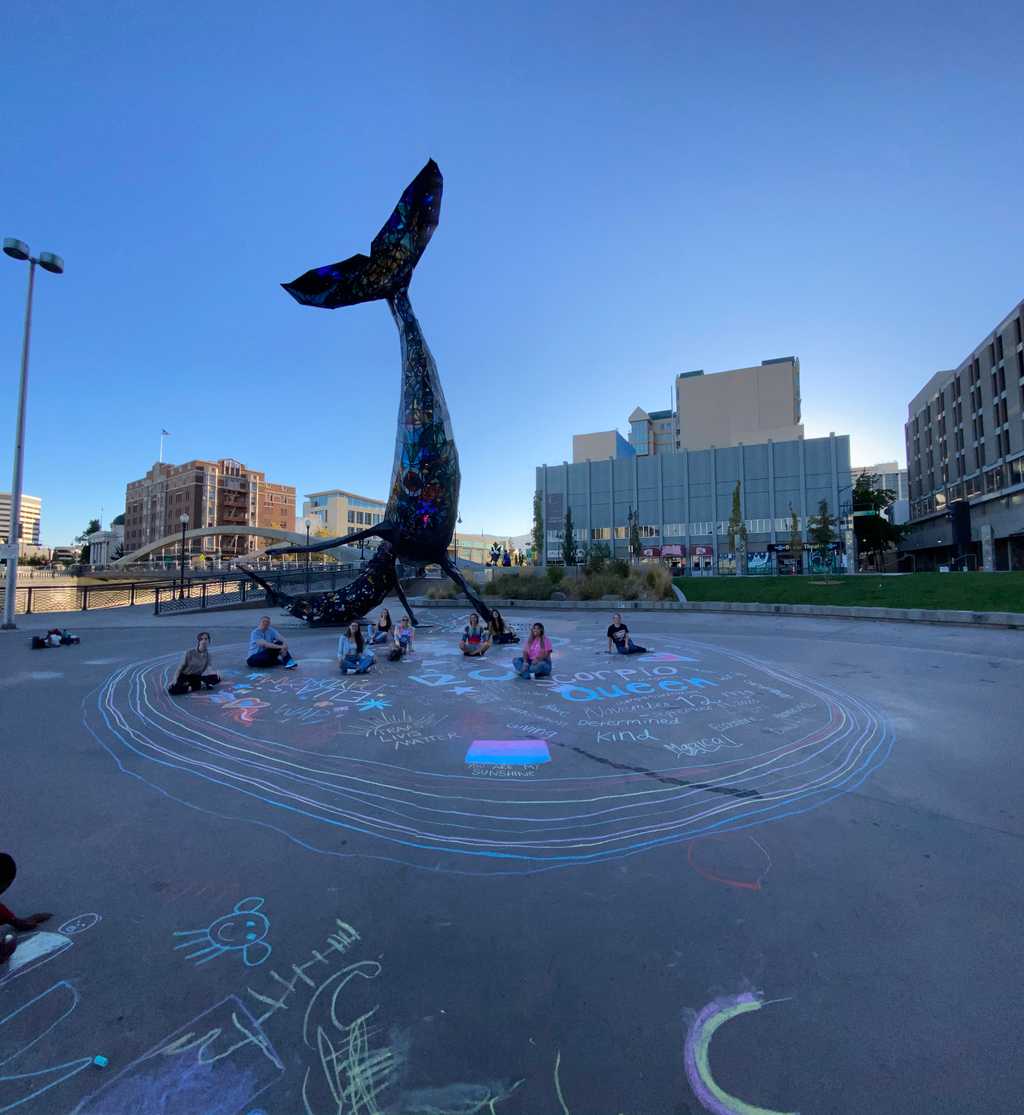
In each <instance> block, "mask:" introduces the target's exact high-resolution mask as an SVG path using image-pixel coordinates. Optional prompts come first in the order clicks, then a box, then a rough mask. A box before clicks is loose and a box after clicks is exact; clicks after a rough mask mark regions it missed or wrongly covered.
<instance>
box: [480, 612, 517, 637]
mask: <svg viewBox="0 0 1024 1115" xmlns="http://www.w3.org/2000/svg"><path fill="white" fill-rule="evenodd" d="M487 630H488V632H489V633H490V636H491V642H492V643H494V644H495V646H498V645H499V644H500V645H504V644H506V643H518V642H519V636H518V635H517V634H516V633H515V632H514V631H513V630H511V628H509V627H508V626H507V625H506V623H505V618H504V616H502V614H501V612H499V611H498V609H497V608H492V609H491V622H490V623H489V624H488V625H487Z"/></svg>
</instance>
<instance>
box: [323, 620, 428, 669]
mask: <svg viewBox="0 0 1024 1115" xmlns="http://www.w3.org/2000/svg"><path fill="white" fill-rule="evenodd" d="M415 639H416V634H415V632H414V630H413V626H412V621H411V620H410V619H409V617H408V616H402V618H401V619H400V620H399V621H398V624H397V626H396V625H393V624H392V622H391V613H390V612H389V611H388V610H387V608H384V609H383V611H381V613H380V616H379V617H378V619H377V622H376V623H375V624H372V625H370V627H369V630H368V632H367V638H364V637H363V629H362V626H361V625H360V623H359V621H358V620H353V621H352V622H351V623H350V624H349V625H348V627H347V628H346V629H345V634H344V635H342V637H341V638H340V639H339V640H338V665H339V667H340V668H341V672H342V673H343V674H347V673H349V672H350V671H351V672H352V673H355V674H365V673H366V671H367V670H368V669H369V668H370V667H371V666H372V665H373V664H374V662H375V661H376V658H375V656H374V653H373V651H372V650H370V649H369V648H370V646H371V645H372V646H379V645H381V644H382V643H384V644H386V643H389V642H390V644H391V648H390V651H389V652H388V659H389V660H390V661H392V662H397V661H398V660H399V659H400V658H402V657H403V656H404V655H406V654H411V653H412V651H413V646H414V643H415Z"/></svg>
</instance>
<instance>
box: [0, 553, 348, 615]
mask: <svg viewBox="0 0 1024 1115" xmlns="http://www.w3.org/2000/svg"><path fill="white" fill-rule="evenodd" d="M361 569H362V566H361V565H359V563H358V562H357V563H354V564H353V563H350V564H347V565H342V564H338V563H331V564H329V565H324V566H321V567H320V568H316V567H314V566H310V569H309V581H308V583H309V586H310V591H311V592H327V591H329V590H330V591H333V590H334V589H336V588H337V587H338V586H339V585H346V584H348V582H349V581H351V580H352V578H353V577H355V576H357V575H358V573H359V572H360V571H361ZM261 576H263V577H264V578H265V579H266V580H268V581H270V582H271V583H273V584H274V585H275V586H277V587H280V588H281V589H282V591H285V592H288V593H291V594H292V595H299V594H301V593H302V592H303V591H305V587H306V583H307V575H306V570H305V569H304V568H303V567H301V566H299V567H298V568H297V569H295V568H289V569H288V571H287V572H281V571H273V572H272V571H269V570H264V571H263V572H262V573H261ZM5 593H6V589H5V588H4V587H3V585H2V583H0V607H2V606H3V601H4V596H5ZM265 596H266V594H265V592H264V591H263V589H262V588H260V587H259V586H258V585H256V584H254V583H253V582H252V581H251V580H249V578H248V577H246V576H245V575H244V574H241V573H233V574H230V575H227V576H219V577H217V576H215V577H193V578H191V579H188V580H186V582H185V584H184V586H182V585H181V583H180V582H175V583H173V584H172V583H170V582H169V581H166V580H161V581H153V580H148V581H131V582H127V583H124V582H121V583H114V584H96V585H76V584H70V585H68V584H65V585H48V584H27V585H18V588H17V598H16V600H15V609H14V610H15V614H17V615H26V616H27V615H43V614H46V613H48V612H89V611H94V610H97V609H101V608H131V607H134V606H135V605H137V604H150V605H152V606H153V608H154V611H155V613H156V614H157V615H161V614H164V613H167V612H183V611H205V610H206V609H207V608H213V607H224V606H227V605H230V604H237V603H242V604H244V603H247V602H248V601H250V600H251V601H257V600H263V599H264V598H265Z"/></svg>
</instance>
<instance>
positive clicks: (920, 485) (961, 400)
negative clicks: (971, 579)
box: [900, 302, 1024, 569]
mask: <svg viewBox="0 0 1024 1115" xmlns="http://www.w3.org/2000/svg"><path fill="white" fill-rule="evenodd" d="M904 429H905V435H906V443H907V466H908V471H909V496H910V523H909V532H908V535H907V537H906V539H905V540H904V542H903V543H902V544H901V546H900V549H901V551H902V552H903V553H906V554H912V555H913V556H914V563H915V566H916V568H919V569H931V568H935V567H936V566H938V565H941V564H944V563H946V562H949V561H950V560H952V559H953V558H954V557H956V556H958V555H957V554H956V550H957V547H955V546H954V540H953V525H952V520H951V518H950V516H949V512H950V508H951V505H952V504H954V503H957V502H958V501H961V500H963V501H966V503H967V506H968V507H969V509H970V544H969V546H967V547H966V549H967V559H968V562H969V564H970V565H972V566H973V564H974V563H975V562H977V564H978V566H979V567H981V568H989V569H1024V302H1021V303H1018V305H1017V306H1015V307H1014V308H1013V309H1012V310H1011V311H1010V313H1009V314H1007V315H1006V316H1005V317H1004V318H1003V319H1002V321H1000V322H999V324H998V325H997V326H996V327H995V329H993V330H992V332H991V333H989V334H988V336H987V337H985V338H984V340H982V341H981V343H980V344H978V345H977V346H975V348H974V349H973V350H972V351H971V352H970V353H969V354H968V355H967V356H966V357H965V358H964V359H963V360H962V361H961V362H960V364H959V365H958V366H957V367H956V368H955V369H953V370H951V371H942V372H936V373H935V375H933V376H932V377H931V379H929V380H928V382H927V383H926V384H925V385H924V387H923V388H922V389H921V390H920V391H919V392H918V393H917V394H916V395H915V396H914V398H913V399H911V401H910V403H909V405H908V407H907V424H906V426H905V428H904Z"/></svg>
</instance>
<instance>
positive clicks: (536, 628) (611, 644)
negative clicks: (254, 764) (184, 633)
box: [168, 608, 647, 696]
mask: <svg viewBox="0 0 1024 1115" xmlns="http://www.w3.org/2000/svg"><path fill="white" fill-rule="evenodd" d="M415 638H416V636H415V631H414V630H413V626H412V622H411V621H410V619H409V617H408V616H402V618H401V619H400V620H399V622H398V623H397V625H395V624H392V621H391V613H390V612H389V611H388V610H387V608H384V609H382V611H381V613H380V615H379V616H378V618H377V622H376V623H373V624H370V625H369V627H368V630H367V634H366V636H365V637H364V635H363V629H362V625H361V624H360V623H359V622H358V620H353V621H352V622H351V623H350V624H349V625H348V627H347V628H346V629H345V633H344V634H343V635H342V636H341V638H340V639H339V640H338V666H339V668H340V669H341V672H342V673H343V674H348V673H355V674H365V673H366V672H367V670H369V669H370V667H371V666H372V665H373V664H374V662H375V661H376V658H375V656H374V653H373V651H372V650H371V649H370V647H371V646H381V645H388V644H390V647H389V650H388V659H389V660H390V661H392V662H397V661H398V660H399V659H401V658H403V657H404V656H405V655H407V654H411V653H412V651H413V648H414V643H415ZM607 638H608V653H609V654H612V653H616V654H646V653H647V648H646V647H641V646H638V645H637V644H636V643H634V642H633V640H632V639H631V638H630V634H629V628H628V627H627V626H626V625H625V624H624V623H623V622H622V616H621V615H620V613H618V612H616V613H615V614H614V615H613V616H612V622H611V624H609V626H608V631H607ZM518 642H519V636H518V635H517V634H516V633H515V632H514V631H512V630H511V629H510V628H509V627H508V625H507V624H506V623H505V620H504V618H503V616H502V614H501V612H499V611H498V610H497V609H494V611H493V612H492V613H491V620H490V622H489V623H488V624H487V626H486V627H484V626H482V625H481V623H480V616H479V615H478V614H477V613H476V612H473V613H471V615H470V617H469V622H468V623H467V624H466V626H465V627H464V628H463V629H462V638H461V639H460V640H459V649H460V650H461V651H462V653H463V654H464V655H466V657H467V658H479V657H482V656H483V655H485V654H486V653H487V652H488V650H490V649H491V647H492V646H494V645H495V644H498V645H503V644H508V643H518ZM551 652H552V645H551V640H550V639H549V638H548V637H547V635H545V634H544V624H543V623H534V624H533V625H532V626H531V628H530V635H529V638H528V639H527V641H526V645H525V646H524V647H523V653H522V654H521V655H519V656H518V657H516V658H514V659H513V660H512V666H513V668H514V669H515V671H516V673H518V674H519V676H520V677H524V678H531V677H547V676H548V675H550V673H551ZM245 662H246V665H247V666H249V667H250V668H253V669H259V668H265V667H269V666H283V667H284V668H285V669H286V670H293V669H295V667H296V666H298V662H297V661H296V660H295V658H294V657H293V656H292V654H291V652H290V651H289V650H288V643H287V642H286V641H285V639H284V638H283V637H282V636H281V634H280V633H279V632H278V631H277V630H275V629H274V628H273V627H272V626H271V624H270V616H262V617H261V619H260V621H259V623H258V624H257V626H256V627H255V628H254V629H253V631H252V632H251V634H250V635H249V655H248V657H247V658H246V660H245ZM219 682H220V677H219V676H218V675H217V674H215V673H213V672H212V671H211V669H210V633H209V632H208V631H200V632H199V635H198V636H197V637H196V645H195V647H194V648H192V649H190V650H187V651H186V652H185V655H184V657H183V658H182V660H181V663H180V664H179V666H178V669H177V671H176V672H175V675H174V680H173V681H172V683H171V685H170V688H169V690H168V692H169V693H171V694H172V695H173V696H180V695H181V694H183V693H188V692H192V693H194V692H196V691H197V690H199V689H209V688H211V687H212V686H214V685H217V684H218V683H219Z"/></svg>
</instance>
